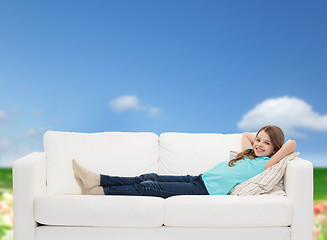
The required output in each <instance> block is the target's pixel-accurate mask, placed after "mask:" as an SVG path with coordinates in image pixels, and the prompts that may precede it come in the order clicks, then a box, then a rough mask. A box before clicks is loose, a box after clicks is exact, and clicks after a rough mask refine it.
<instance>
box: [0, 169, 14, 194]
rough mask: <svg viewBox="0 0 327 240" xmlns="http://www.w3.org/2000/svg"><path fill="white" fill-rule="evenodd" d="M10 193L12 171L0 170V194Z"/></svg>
mask: <svg viewBox="0 0 327 240" xmlns="http://www.w3.org/2000/svg"><path fill="white" fill-rule="evenodd" d="M3 192H10V193H12V170H11V168H0V194H2V193H3Z"/></svg>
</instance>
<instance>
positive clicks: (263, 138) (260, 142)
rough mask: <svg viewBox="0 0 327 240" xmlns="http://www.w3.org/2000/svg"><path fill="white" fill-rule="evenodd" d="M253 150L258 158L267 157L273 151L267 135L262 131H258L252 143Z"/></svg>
mask: <svg viewBox="0 0 327 240" xmlns="http://www.w3.org/2000/svg"><path fill="white" fill-rule="evenodd" d="M253 150H254V153H255V155H256V156H258V157H268V156H270V155H271V154H272V153H273V151H274V146H273V145H272V143H271V140H270V137H269V135H268V134H267V133H266V132H265V131H264V130H262V131H260V132H259V134H258V135H257V137H256V138H255V140H254V143H253Z"/></svg>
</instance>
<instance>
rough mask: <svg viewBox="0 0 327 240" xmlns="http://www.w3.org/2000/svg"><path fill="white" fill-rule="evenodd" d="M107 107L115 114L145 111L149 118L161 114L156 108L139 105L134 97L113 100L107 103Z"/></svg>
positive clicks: (121, 97) (138, 101) (139, 102)
mask: <svg viewBox="0 0 327 240" xmlns="http://www.w3.org/2000/svg"><path fill="white" fill-rule="evenodd" d="M109 107H110V108H111V109H112V110H114V111H116V112H123V111H131V110H133V111H145V112H147V114H148V115H149V116H152V117H154V116H157V115H159V114H160V113H161V109H160V108H158V107H149V106H146V105H143V104H141V101H140V100H139V98H138V97H137V96H135V95H133V96H130V95H125V96H120V97H117V98H115V99H114V100H112V101H111V102H110V103H109Z"/></svg>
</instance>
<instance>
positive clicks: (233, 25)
mask: <svg viewBox="0 0 327 240" xmlns="http://www.w3.org/2000/svg"><path fill="white" fill-rule="evenodd" d="M326 11H327V2H326V1H322V0H318V1H281V0H277V1H268V0H267V1H259V0H251V1H241V0H239V1H223V0H218V1H216V0H206V1H198V0H174V1H173V0H165V1H160V0H158V1H152V0H139V1H134V0H122V1H113V0H112V1H105V0H98V1H86V0H78V1H77V0H76V1H75V0H69V1H63V0H58V1H32V2H31V1H6V0H4V1H0V90H1V92H0V168H2V169H4V170H3V171H2V173H1V172H0V174H1V175H0V190H1V189H2V192H3V193H4V192H5V190H4V189H7V190H6V191H7V192H8V191H9V192H10V191H11V190H10V185H8V182H6V181H5V179H7V178H10V174H11V166H12V163H13V162H14V161H15V160H17V159H19V158H20V157H22V156H24V155H26V154H28V153H30V152H35V151H43V139H42V138H43V134H44V132H45V131H47V130H56V131H74V132H103V131H133V132H134V131H138V132H141V131H142V132H143V131H150V132H155V133H156V134H158V135H160V134H161V133H163V132H171V131H176V132H192V133H198V132H206V133H239V132H244V131H257V130H258V129H259V128H260V127H262V126H263V125H266V124H274V125H278V126H280V127H281V128H282V129H283V130H284V132H285V135H286V138H287V139H288V138H291V139H296V141H297V146H298V147H297V151H299V152H300V153H301V155H300V157H301V158H304V159H307V160H309V161H311V162H312V163H313V165H314V167H315V169H319V171H320V172H319V179H321V181H326V182H327V180H326V175H325V172H324V171H323V170H321V169H325V168H326V167H327V160H326V157H325V156H326V154H327V150H326V147H325V146H326V142H327V108H326V102H327V95H326V90H327V88H326V87H327V81H326V80H327V79H326V78H327V67H326V64H327V57H326V56H327V44H326V42H327V31H326V26H327V15H326ZM6 176H7V178H6ZM316 176H318V175H317V174H316ZM318 188H321V189H322V190H320V191H319V193H318V192H317V193H316V192H315V196H318V195H317V194H320V195H319V198H317V200H323V199H324V198H325V196H327V195H324V191H326V192H327V190H326V187H323V185H320V187H318ZM318 188H317V189H318ZM8 189H9V190H8ZM4 198H5V199H7V200H6V201H7V202H9V203H8V204H7V205H6V206H7V207H8V206H10V201H11V200H10V195H5V197H2V200H3V199H4ZM8 199H9V200H8ZM326 199H327V197H326ZM0 200H1V198H0ZM3 201H5V200H3ZM0 209H1V205H0ZM8 211H9V210H8ZM7 220H8V219H7ZM0 224H1V220H0ZM0 235H1V231H0Z"/></svg>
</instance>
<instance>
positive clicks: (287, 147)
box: [265, 139, 296, 169]
mask: <svg viewBox="0 0 327 240" xmlns="http://www.w3.org/2000/svg"><path fill="white" fill-rule="evenodd" d="M295 148H296V142H295V140H291V139H289V140H288V141H287V142H286V143H284V145H283V146H282V147H281V149H279V150H278V152H276V153H275V154H274V155H273V156H272V157H271V158H270V159H269V161H268V162H267V163H266V167H265V169H267V168H270V167H271V166H273V165H274V164H276V163H278V162H279V161H280V160H282V159H283V158H284V157H286V156H287V155H289V154H291V153H292V152H294V150H295Z"/></svg>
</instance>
